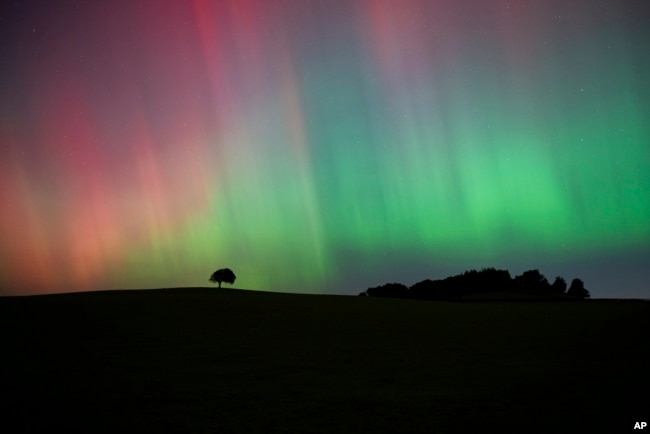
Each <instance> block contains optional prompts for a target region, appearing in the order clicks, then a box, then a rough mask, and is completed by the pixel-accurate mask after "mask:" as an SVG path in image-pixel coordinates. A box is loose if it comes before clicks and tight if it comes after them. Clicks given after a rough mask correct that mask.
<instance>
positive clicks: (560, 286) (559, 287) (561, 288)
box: [551, 276, 566, 293]
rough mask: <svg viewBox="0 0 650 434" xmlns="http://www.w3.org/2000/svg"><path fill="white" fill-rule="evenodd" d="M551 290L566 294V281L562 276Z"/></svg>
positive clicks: (556, 279)
mask: <svg viewBox="0 0 650 434" xmlns="http://www.w3.org/2000/svg"><path fill="white" fill-rule="evenodd" d="M551 288H553V292H559V293H564V292H565V291H566V280H564V278H562V277H560V276H557V277H556V278H555V281H554V282H553V285H551Z"/></svg>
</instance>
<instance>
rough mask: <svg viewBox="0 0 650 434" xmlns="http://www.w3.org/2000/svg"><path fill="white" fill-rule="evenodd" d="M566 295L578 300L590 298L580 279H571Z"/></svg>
mask: <svg viewBox="0 0 650 434" xmlns="http://www.w3.org/2000/svg"><path fill="white" fill-rule="evenodd" d="M567 294H569V295H572V296H574V297H580V298H589V297H590V294H589V291H587V288H585V283H584V282H583V281H582V279H573V280H572V281H571V286H570V287H569V290H568V291H567Z"/></svg>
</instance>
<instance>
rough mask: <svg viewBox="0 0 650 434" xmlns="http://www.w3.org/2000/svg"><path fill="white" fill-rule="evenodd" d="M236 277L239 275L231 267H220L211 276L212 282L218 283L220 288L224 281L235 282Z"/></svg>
mask: <svg viewBox="0 0 650 434" xmlns="http://www.w3.org/2000/svg"><path fill="white" fill-rule="evenodd" d="M235 279H237V276H235V273H233V271H232V270H231V269H230V268H220V269H219V270H217V271H215V272H214V273H212V276H210V282H214V283H218V284H219V288H221V283H222V282H224V283H229V284H231V285H232V284H233V283H235Z"/></svg>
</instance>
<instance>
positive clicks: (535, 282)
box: [515, 270, 550, 291]
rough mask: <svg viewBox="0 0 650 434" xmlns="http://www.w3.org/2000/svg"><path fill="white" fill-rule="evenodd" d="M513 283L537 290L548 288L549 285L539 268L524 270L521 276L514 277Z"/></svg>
mask: <svg viewBox="0 0 650 434" xmlns="http://www.w3.org/2000/svg"><path fill="white" fill-rule="evenodd" d="M515 283H516V284H517V285H518V286H519V287H521V288H525V289H532V290H537V291H544V290H548V289H549V287H550V285H549V283H548V280H546V277H544V275H543V274H542V273H540V272H539V270H528V271H524V273H523V274H522V275H521V276H517V277H515Z"/></svg>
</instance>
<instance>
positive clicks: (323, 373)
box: [0, 288, 650, 433]
mask: <svg viewBox="0 0 650 434" xmlns="http://www.w3.org/2000/svg"><path fill="white" fill-rule="evenodd" d="M649 321H650V304H648V303H644V302H628V303H625V302H601V303H516V302H514V303H498V302H497V303H448V302H419V301H414V300H387V299H382V298H372V297H346V296H325V295H292V294H277V293H256V292H248V291H237V290H229V289H221V290H216V289H202V288H188V289H169V290H150V291H107V292H97V293H84V294H66V295H53V296H36V297H13V298H0V330H1V332H0V333H1V335H0V338H1V342H2V346H3V348H2V350H3V351H2V362H1V363H2V366H1V369H0V372H1V373H2V374H1V375H2V377H1V383H0V386H1V390H2V394H3V401H4V402H5V403H8V404H5V406H4V407H3V410H2V419H1V421H0V423H1V424H2V425H0V431H1V432H7V433H9V432H12V433H13V432H54V431H57V430H60V431H62V432H93V433H96V432H105V433H115V432H152V433H153V432H156V433H158V432H163V431H164V432H192V433H195V432H219V433H227V432H253V433H267V432H275V433H282V432H295V433H316V432H317V433H332V432H336V433H359V432H379V433H381V432H391V433H392V432H404V433H406V432H408V433H414V432H422V433H424V432H426V433H431V432H467V431H468V430H470V429H479V430H483V431H485V430H490V431H495V430H496V431H495V432H498V431H499V430H501V432H625V431H628V430H631V429H632V427H633V424H634V422H635V421H643V420H646V421H647V420H648V416H650V415H649V414H648V408H650V405H648V404H649V402H648V394H647V390H649V389H648V387H649V386H650V380H649V379H648V376H647V366H650V349H649V348H648V345H647V342H648V330H650V328H649V327H648V326H649V325H650V324H649Z"/></svg>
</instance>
